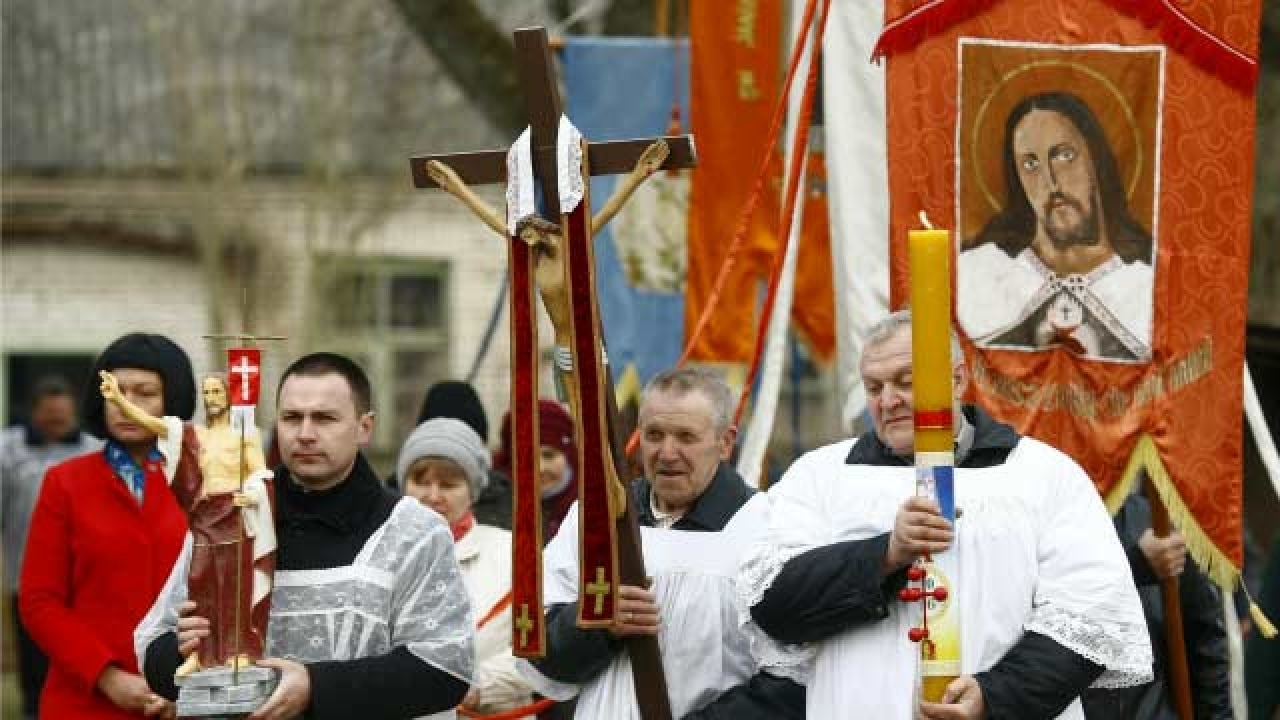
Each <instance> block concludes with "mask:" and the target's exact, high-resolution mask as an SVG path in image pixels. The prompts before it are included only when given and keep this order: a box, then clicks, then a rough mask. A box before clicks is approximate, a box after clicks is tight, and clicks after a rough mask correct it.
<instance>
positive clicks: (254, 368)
mask: <svg viewBox="0 0 1280 720" xmlns="http://www.w3.org/2000/svg"><path fill="white" fill-rule="evenodd" d="M227 376H228V382H227V390H228V395H229V396H230V397H229V400H230V403H231V427H233V428H235V429H237V430H239V429H240V428H242V427H243V428H254V427H256V426H257V422H256V419H255V417H254V415H255V412H254V409H255V408H256V407H257V406H258V397H259V395H260V394H261V388H262V351H261V350H259V349H258V348H251V347H234V348H228V349H227Z"/></svg>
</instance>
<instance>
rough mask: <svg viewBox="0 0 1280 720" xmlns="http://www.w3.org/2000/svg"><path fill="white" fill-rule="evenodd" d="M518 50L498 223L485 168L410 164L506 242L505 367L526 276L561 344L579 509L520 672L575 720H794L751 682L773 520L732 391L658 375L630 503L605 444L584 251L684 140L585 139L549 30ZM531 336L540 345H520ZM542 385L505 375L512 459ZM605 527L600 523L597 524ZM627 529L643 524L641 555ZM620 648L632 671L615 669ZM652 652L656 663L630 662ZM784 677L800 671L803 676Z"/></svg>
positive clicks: (782, 692) (470, 158)
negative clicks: (741, 439)
mask: <svg viewBox="0 0 1280 720" xmlns="http://www.w3.org/2000/svg"><path fill="white" fill-rule="evenodd" d="M516 47H517V52H518V53H519V54H520V55H521V56H522V58H523V60H524V62H523V63H522V67H521V70H522V72H523V73H525V74H526V80H530V79H532V82H526V85H540V86H541V93H540V94H539V93H537V88H535V91H534V92H533V93H531V94H530V97H529V98H527V100H528V104H529V105H530V114H531V116H532V119H533V122H532V124H531V132H526V134H525V135H522V136H521V139H520V140H519V141H518V142H517V144H516V146H515V147H513V148H512V150H511V151H510V152H509V153H508V154H507V156H506V163H505V167H503V168H502V169H503V170H505V171H506V173H505V179H506V181H507V183H508V187H507V213H506V217H505V218H503V217H501V216H500V215H499V213H497V212H496V211H495V210H493V209H492V208H489V207H487V206H486V205H485V204H484V203H483V201H481V200H480V199H479V198H478V197H476V196H475V195H474V193H472V192H471V191H470V190H469V189H468V188H467V186H466V182H465V181H472V182H477V181H491V180H494V179H498V178H496V177H494V175H495V173H494V172H493V168H492V165H493V161H492V154H491V153H463V154H456V155H450V156H437V157H434V158H432V157H425V158H415V159H414V160H413V169H414V176H415V182H416V183H417V184H418V185H419V187H423V186H429V185H436V186H439V187H442V188H444V189H445V190H447V191H449V192H450V193H452V194H454V195H455V196H457V197H458V198H459V199H461V200H462V201H463V202H464V203H465V204H466V205H467V206H468V207H469V208H470V209H471V210H472V211H473V212H475V213H476V214H477V215H478V216H479V217H480V218H481V219H482V220H484V222H485V223H486V224H487V225H488V226H489V227H491V228H492V229H493V230H494V231H495V232H498V233H499V234H501V235H503V236H505V237H508V238H510V239H511V240H512V245H511V247H512V248H513V250H512V255H511V260H512V270H511V279H512V298H513V307H512V325H513V329H512V345H513V356H514V359H513V365H519V364H521V363H526V361H527V359H528V355H529V354H530V353H529V352H528V351H529V350H533V351H534V353H533V355H534V357H535V358H536V334H535V333H533V332H532V330H536V323H534V322H533V319H532V317H531V315H530V312H531V310H530V308H531V305H532V299H531V297H530V296H531V293H532V290H533V284H534V276H535V275H536V281H537V285H538V289H539V290H540V292H541V294H542V299H543V304H544V306H545V307H546V308H547V310H548V313H549V314H550V315H551V318H552V322H553V324H554V326H555V329H556V338H557V342H558V343H559V344H560V347H559V348H557V352H556V355H557V364H558V365H559V367H560V368H561V371H562V372H563V373H564V376H563V377H564V379H565V385H566V387H568V388H569V395H570V402H571V405H572V406H573V408H574V411H575V415H576V416H577V417H576V420H577V422H576V423H575V425H576V428H577V432H578V443H577V445H578V450H579V455H580V462H579V463H578V467H579V468H580V469H581V471H580V473H579V478H578V482H579V498H580V500H579V504H578V505H577V506H575V509H574V510H571V511H570V514H569V517H567V518H566V519H565V522H564V524H563V525H562V526H561V528H560V531H559V533H558V534H557V536H556V538H555V539H554V540H553V541H552V543H551V545H550V546H548V550H547V554H546V555H545V557H544V558H543V560H542V563H543V565H544V570H545V572H544V574H543V576H542V577H541V578H539V580H540V581H541V582H539V583H538V585H542V584H543V583H545V585H546V587H547V590H548V593H547V600H548V602H549V603H550V607H549V610H548V613H547V614H546V616H545V617H534V618H531V619H530V620H529V622H527V623H525V624H524V626H523V628H522V630H521V632H520V633H519V635H518V636H517V637H515V638H513V650H514V652H515V653H516V654H517V655H521V656H523V657H526V658H531V659H533V664H532V665H530V666H528V667H527V668H526V669H527V670H528V672H529V674H530V676H531V677H532V678H533V679H534V680H535V685H536V686H537V688H538V689H540V690H541V691H543V692H544V694H547V695H549V696H552V697H556V698H560V699H567V698H568V697H572V696H574V695H578V698H579V699H578V706H577V715H578V717H584V718H644V719H645V720H652V719H658V718H671V717H704V718H712V717H725V718H729V717H733V718H748V719H750V718H766V717H767V718H790V717H800V716H801V712H802V708H803V703H804V701H803V695H804V692H803V688H801V687H800V686H799V685H797V684H796V683H795V682H793V681H791V680H787V679H785V678H783V677H781V676H779V675H774V674H766V673H760V672H758V671H759V664H758V663H757V661H756V660H754V659H753V657H752V655H751V650H752V642H751V641H749V640H748V638H747V637H746V636H744V635H743V634H742V633H741V632H740V631H739V629H738V627H739V618H738V616H737V614H736V611H735V608H734V603H733V598H732V593H733V590H732V583H731V578H732V575H733V571H734V568H735V567H736V565H737V562H738V552H739V550H740V549H741V548H743V547H746V546H747V545H749V544H750V542H749V540H750V539H751V536H752V534H753V533H754V532H755V529H756V528H759V527H763V526H764V524H765V518H764V515H765V514H766V513H767V506H766V505H765V503H764V499H763V497H754V496H753V495H754V494H753V492H752V491H751V490H749V489H747V488H746V486H745V485H744V484H743V482H742V480H741V479H740V478H738V477H737V476H736V474H735V473H733V471H732V470H731V469H730V468H729V467H728V466H727V465H724V464H723V461H724V460H725V459H726V458H727V457H728V453H729V451H730V449H731V448H732V445H733V440H734V437H735V435H736V432H735V431H734V429H733V428H732V427H731V426H730V422H729V417H730V409H731V405H732V399H731V397H732V396H731V394H730V393H729V391H728V389H727V388H725V387H724V385H723V383H722V382H721V381H720V380H719V379H717V378H716V377H715V376H713V375H709V374H706V373H701V372H698V371H677V372H674V373H671V374H669V375H668V376H664V377H665V379H663V380H661V381H659V382H658V384H656V385H655V386H654V387H651V388H650V391H649V393H647V395H646V397H647V398H648V399H649V401H648V402H647V403H646V404H643V405H642V407H641V422H642V424H643V425H642V427H645V428H646V429H647V430H649V431H650V434H649V437H650V438H651V439H653V440H654V441H646V442H645V448H646V450H647V451H648V452H647V457H648V458H649V459H648V460H646V466H647V468H648V472H646V478H647V480H641V481H639V482H638V483H637V484H636V485H634V486H633V489H632V492H630V493H628V492H627V491H626V490H625V489H624V488H623V487H622V484H621V483H620V482H619V481H618V476H617V472H616V469H615V468H616V463H615V461H616V459H617V458H619V457H620V452H619V451H615V450H614V447H616V444H614V443H611V439H610V432H609V430H610V429H611V428H609V425H610V421H609V419H608V418H609V415H610V410H611V409H612V408H611V399H610V395H611V390H612V383H611V382H609V380H608V371H607V368H606V367H605V366H604V357H603V352H602V350H601V345H602V340H603V338H602V336H601V333H600V318H599V313H598V306H597V304H596V302H595V292H594V277H593V269H594V262H593V259H592V257H591V242H590V241H591V238H592V236H593V235H594V233H595V231H596V230H598V229H599V228H600V227H602V226H603V225H604V224H605V223H607V222H608V220H609V218H610V217H612V215H613V213H614V212H616V210H617V209H618V207H620V206H621V204H622V203H623V202H625V200H626V198H627V196H628V195H629V193H630V191H632V190H634V189H635V187H637V186H638V185H639V184H640V183H641V182H643V180H644V179H645V178H646V177H648V175H649V174H651V173H652V172H654V171H656V170H657V169H658V168H660V167H667V168H672V167H685V166H688V164H690V163H691V162H692V142H691V139H690V138H687V137H682V138H666V139H665V140H660V141H657V142H651V141H649V140H640V141H625V142H620V143H602V144H597V143H586V142H584V141H582V140H581V138H580V137H579V136H578V134H577V131H576V130H575V129H574V128H573V127H572V125H571V124H570V123H569V122H568V120H567V119H565V118H564V117H563V116H562V115H561V114H560V110H559V99H558V97H557V96H556V93H555V89H554V81H553V80H551V78H550V76H551V70H550V59H549V54H548V52H547V51H546V49H545V47H546V40H545V33H541V32H540V31H524V30H522V31H517V32H516ZM530 76H532V77H530ZM668 153H670V157H668ZM624 157H629V158H632V160H631V162H634V167H633V168H632V171H631V174H630V175H629V176H628V178H627V179H626V180H625V181H624V182H623V183H622V185H621V187H620V190H619V191H618V193H616V194H615V196H614V197H613V198H611V199H610V201H609V203H608V204H607V205H606V207H605V208H604V209H603V210H602V211H601V212H600V213H599V214H598V215H596V216H595V217H592V216H591V215H590V213H589V209H590V204H589V203H590V199H589V196H588V183H587V182H586V178H587V177H589V175H590V174H591V173H593V172H601V171H602V170H603V171H604V172H609V171H615V172H616V171H618V170H620V169H622V168H623V165H622V163H621V158H624ZM589 168H590V169H589ZM606 168H607V169H606ZM535 175H536V176H537V177H538V179H539V180H540V181H541V189H542V192H543V197H544V199H545V200H546V206H547V209H548V210H549V211H550V212H552V213H556V212H558V213H559V214H558V217H559V220H560V222H559V223H552V222H548V221H546V220H544V219H542V218H541V217H540V216H539V214H538V209H537V207H536V204H535V202H534V193H533V188H534V185H535V180H534V176H535ZM531 339H532V347H526V346H528V345H530V342H529V341H530V340H531ZM522 348H523V349H522ZM526 364H527V363H526ZM532 364H533V365H535V366H536V363H532ZM536 387H537V383H536V376H535V377H533V378H530V377H529V376H528V374H527V373H526V374H522V373H521V372H520V371H519V370H517V371H515V372H513V379H512V419H513V426H514V427H513V439H514V440H515V441H516V445H518V446H519V445H524V446H532V447H536V445H537V437H536V427H531V426H530V423H526V425H525V429H524V430H523V431H522V430H521V425H520V422H521V417H523V416H525V415H527V414H528V413H521V412H519V411H518V408H519V407H520V405H521V403H524V404H525V405H526V409H527V406H528V404H529V402H530V399H531V397H530V396H531V395H532V394H533V392H534V390H535V389H536ZM526 419H527V418H526ZM658 438H666V439H665V440H658ZM513 469H514V474H515V475H516V476H517V480H516V485H517V498H516V508H517V511H516V517H515V518H514V522H515V524H516V526H517V530H516V535H517V550H516V552H517V553H518V554H519V553H520V549H519V544H520V543H519V536H520V532H519V529H518V528H519V526H520V525H521V523H522V521H527V520H528V517H527V516H529V515H530V514H532V513H535V512H536V508H535V507H534V506H530V505H525V509H524V510H523V511H521V509H520V508H521V506H522V503H521V502H520V498H519V487H520V485H521V483H520V480H519V477H520V476H521V473H520V469H519V468H518V467H514V466H513ZM526 472H528V470H527V469H526ZM602 515H603V516H605V518H606V519H607V521H606V522H604V523H603V524H602V523H601V516H602ZM635 516H638V517H639V522H640V524H642V525H644V526H645V527H644V528H642V529H643V531H644V532H643V558H641V557H640V556H639V553H640V551H639V548H638V547H637V546H638V545H639V543H637V542H636V540H637V539H638V538H637V537H636V536H637V535H638V534H639V529H637V528H636V527H635V521H634V520H633V519H632V518H633V517H635ZM615 518H616V525H615V523H614V522H613V520H614V519H615ZM689 530H694V531H700V532H687V531H689ZM521 557H523V555H522V556H521ZM520 564H524V565H530V563H524V562H522V563H520ZM532 565H533V567H537V563H536V562H535V563H532ZM637 570H638V571H639V572H637ZM646 570H647V572H646ZM517 575H518V573H517ZM645 577H651V578H653V579H654V582H653V583H652V585H651V587H642V586H644V585H646V583H645V581H644V578H645ZM521 584H522V583H521V579H520V578H519V577H518V576H517V577H516V578H514V579H513V585H514V586H515V591H516V592H515V594H516V595H517V599H516V600H515V601H513V602H514V603H515V605H514V606H522V605H523V603H522V602H521V597H528V598H530V599H532V598H533V597H535V596H536V590H534V591H530V592H526V593H524V594H523V596H522V593H521ZM531 604H532V603H531ZM514 606H513V607H514ZM523 609H524V608H523V607H521V610H523ZM658 636H661V638H662V643H661V644H662V647H663V648H664V652H663V653H662V655H661V657H660V658H657V657H656V649H657V646H658V643H656V642H654V640H655V639H656V638H657V637H658ZM760 640H761V641H763V642H764V644H763V645H761V646H760V647H774V646H772V645H771V644H770V642H769V641H768V640H767V639H766V638H763V636H761V638H760ZM646 641H647V642H646ZM624 646H625V647H627V650H628V652H629V660H630V662H628V660H627V659H624V658H623V657H622V649H623V647H624ZM645 647H648V648H651V649H652V650H653V651H654V653H653V655H654V657H650V656H649V654H648V653H647V652H644V651H640V652H637V648H645ZM774 654H777V655H779V656H780V655H781V653H774ZM654 660H658V662H653V661H654ZM664 666H665V668H664ZM664 669H665V671H666V672H665V674H664V672H663V671H664ZM792 670H793V671H796V672H795V674H796V675H798V674H799V669H798V668H792Z"/></svg>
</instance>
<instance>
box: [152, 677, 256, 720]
mask: <svg viewBox="0 0 1280 720" xmlns="http://www.w3.org/2000/svg"><path fill="white" fill-rule="evenodd" d="M278 682H279V677H278V673H277V672H276V671H275V670H273V669H271V668H264V667H258V666H256V665H253V666H250V667H247V668H240V669H239V670H233V669H231V668H229V667H218V668H210V669H208V670H200V671H198V672H194V673H191V674H190V675H187V676H186V677H180V678H175V679H174V683H175V684H176V685H177V686H178V717H199V718H241V717H244V716H245V715H248V714H249V713H251V712H253V711H254V710H257V709H258V706H259V705H261V704H262V703H264V702H266V700H267V698H269V697H271V693H273V692H275V689H276V684H277V683H278Z"/></svg>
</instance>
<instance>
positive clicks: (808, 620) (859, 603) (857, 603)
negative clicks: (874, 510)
mask: <svg viewBox="0 0 1280 720" xmlns="http://www.w3.org/2000/svg"><path fill="white" fill-rule="evenodd" d="M888 548H889V533H885V534H883V535H877V536H876V537H873V538H868V539H866V540H847V541H845V542H838V543H834V544H831V545H823V546H822V547H818V548H814V549H812V550H809V551H808V552H805V553H803V554H800V555H797V556H795V557H793V558H791V559H790V560H788V561H787V563H786V564H785V565H783V566H782V571H781V572H779V573H778V576H777V577H776V578H774V580H773V584H772V585H771V586H769V589H768V590H766V591H765V593H764V596H763V597H761V598H760V602H758V603H756V605H755V606H754V607H752V608H751V617H752V619H754V620H755V621H756V624H757V625H759V626H760V627H761V628H763V629H764V631H765V632H767V633H769V634H770V635H772V636H773V637H774V639H776V640H778V641H780V642H784V643H803V642H813V641H816V640H821V639H823V638H827V637H830V636H832V635H835V634H837V633H840V632H843V631H845V630H847V629H849V628H851V627H853V626H854V625H858V624H861V623H866V622H871V621H875V620H882V619H884V618H885V617H887V616H888V614H889V608H888V603H891V602H897V601H898V597H897V595H898V591H899V590H901V589H902V587H903V586H904V585H906V582H907V570H906V568H905V567H904V568H901V569H900V570H898V571H897V572H894V573H893V574H891V575H889V576H888V577H884V576H882V574H881V569H882V566H883V563H884V556H885V552H886V551H887V550H888Z"/></svg>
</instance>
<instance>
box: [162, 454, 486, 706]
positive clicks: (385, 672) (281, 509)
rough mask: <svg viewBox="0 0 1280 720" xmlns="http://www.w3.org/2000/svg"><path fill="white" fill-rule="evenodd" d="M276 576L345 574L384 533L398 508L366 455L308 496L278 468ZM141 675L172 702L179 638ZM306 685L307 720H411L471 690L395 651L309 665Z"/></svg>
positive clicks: (171, 637) (169, 639)
mask: <svg viewBox="0 0 1280 720" xmlns="http://www.w3.org/2000/svg"><path fill="white" fill-rule="evenodd" d="M274 487H275V493H276V497H275V503H276V508H275V510H276V513H275V521H276V539H277V544H278V546H277V549H276V569H277V570H319V569H324V568H333V567H342V566H345V565H350V564H352V563H353V562H354V561H355V558H356V555H357V554H359V552H360V550H361V549H362V548H363V547H364V546H365V543H367V542H368V541H369V538H370V536H372V535H373V533H374V532H375V531H377V530H378V528H380V527H382V525H383V523H385V522H386V521H387V518H389V517H390V516H391V511H392V510H393V509H394V508H395V505H396V503H397V502H398V501H399V499H400V498H399V496H397V495H395V494H393V493H392V492H391V491H390V490H388V489H386V488H385V487H384V486H383V484H382V482H381V481H380V480H379V479H378V476H377V475H376V474H375V473H374V471H373V468H372V467H371V466H370V465H369V463H368V461H367V460H365V457H364V455H363V454H361V455H358V456H357V457H356V464H355V466H354V467H353V468H352V469H351V474H350V475H348V476H347V478H346V479H345V480H343V481H342V482H340V483H338V484H337V485H335V486H333V487H331V488H328V489H326V490H320V491H308V490H305V489H304V488H303V487H302V486H300V485H299V484H298V483H297V482H295V481H294V480H293V478H292V477H290V475H289V471H288V468H285V467H283V466H281V467H279V468H277V469H276V471H275V481H274ZM145 660H146V662H145V663H144V667H143V671H144V673H145V675H146V678H147V683H148V684H149V685H150V686H151V687H152V689H154V690H155V691H156V692H158V693H160V694H162V695H164V696H165V697H168V698H169V699H170V700H175V699H177V697H178V689H177V687H176V686H175V685H174V684H173V673H174V671H175V670H177V668H178V665H179V664H180V662H181V657H179V655H178V638H177V635H176V634H174V633H167V634H165V635H162V636H160V637H158V638H156V639H155V640H154V641H153V642H152V643H151V645H149V646H148V647H147V656H146V659H145ZM306 667H307V673H308V675H309V676H310V678H311V702H310V705H309V706H308V708H307V711H306V713H304V715H303V717H304V718H306V719H307V720H345V719H346V718H353V717H361V716H363V717H370V718H413V717H418V716H420V715H429V714H431V713H436V712H441V711H443V710H448V709H449V708H452V707H455V706H456V705H457V704H458V703H459V702H461V701H462V698H463V696H464V695H466V692H467V689H468V686H467V684H466V683H464V682H462V681H461V680H459V679H457V678H456V677H454V676H453V675H450V674H449V673H447V672H445V671H443V670H441V669H439V668H437V667H435V666H434V665H430V664H428V663H426V662H424V661H423V660H421V659H419V658H418V657H417V656H416V655H413V654H412V653H410V652H409V651H408V650H407V649H406V648H405V647H403V646H396V647H395V648H393V649H392V650H391V652H389V653H387V654H385V655H376V656H373V657H364V658H355V659H352V660H329V661H323V662H310V663H307V664H306Z"/></svg>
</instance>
